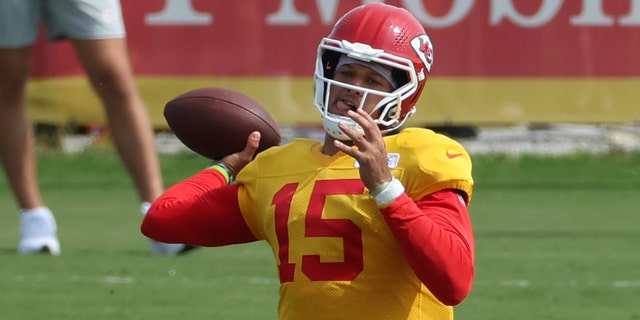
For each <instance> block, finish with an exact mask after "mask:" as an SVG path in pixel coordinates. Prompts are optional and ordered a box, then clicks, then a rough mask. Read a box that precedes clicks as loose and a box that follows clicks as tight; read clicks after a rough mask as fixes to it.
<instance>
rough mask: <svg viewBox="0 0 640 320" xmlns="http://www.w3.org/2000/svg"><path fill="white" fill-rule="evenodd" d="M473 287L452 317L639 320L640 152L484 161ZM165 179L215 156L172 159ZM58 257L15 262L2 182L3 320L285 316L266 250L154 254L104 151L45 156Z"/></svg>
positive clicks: (10, 210) (478, 175)
mask: <svg viewBox="0 0 640 320" xmlns="http://www.w3.org/2000/svg"><path fill="white" fill-rule="evenodd" d="M474 160H475V162H474V177H475V179H476V190H475V195H474V199H473V202H472V205H471V212H472V217H473V221H474V229H475V233H476V252H477V258H476V265H477V272H476V282H475V285H474V288H473V291H472V293H471V295H470V296H469V298H468V299H467V300H466V301H464V302H463V303H462V304H461V305H460V306H458V307H457V315H456V319H474V320H484V319H486V320H489V319H491V320H495V319H519V320H529V319H531V320H533V319H640V303H638V301H640V250H638V249H639V247H640V214H639V213H640V155H638V154H635V155H612V156H608V157H591V156H586V155H580V156H571V157H564V158H560V159H551V158H536V157H525V158H519V159H510V158H507V157H498V156H495V157H488V156H483V157H476V158H475V159H474ZM162 163H163V170H164V174H165V177H166V182H167V185H170V184H172V183H174V182H176V181H178V180H180V179H182V178H184V177H187V176H189V175H191V174H192V173H195V172H196V171H197V170H199V168H202V167H204V166H205V165H206V164H207V161H206V160H204V159H202V158H199V157H195V156H191V155H181V156H163V157H162ZM40 173H41V175H40V180H41V184H42V188H43V193H44V196H45V199H46V201H47V202H48V203H49V206H50V207H51V208H52V210H54V212H55V213H56V216H57V220H58V227H59V236H60V241H61V244H62V251H63V253H62V255H61V256H59V257H50V256H18V255H17V254H16V253H15V247H16V243H17V237H18V230H17V225H18V215H17V214H16V210H15V202H14V201H13V199H12V198H11V197H10V191H9V189H8V187H7V183H6V180H5V179H4V176H1V177H0V314H1V316H0V318H2V319H4V320H9V319H11V320H13V319H20V320H22V319H65V320H75V319H83V320H86V319H95V320H98V319H101V320H102V319H154V320H162V319H172V320H175V319H276V308H277V295H278V283H277V280H276V274H275V264H274V262H273V258H272V256H271V253H270V250H269V249H268V248H267V246H266V244H265V243H255V244H250V245H240V246H231V247H225V248H213V249H200V250H197V251H194V252H193V253H191V254H189V255H186V256H182V257H158V256H150V254H149V251H148V246H149V244H148V242H147V240H146V239H144V238H143V237H142V235H141V234H140V233H139V230H138V226H139V223H140V220H141V215H140V213H139V202H138V200H137V198H136V195H135V193H134V191H133V188H132V186H131V183H130V181H129V178H128V176H127V175H126V174H125V173H124V170H123V169H122V167H121V166H120V163H119V161H118V159H117V158H116V157H115V156H114V155H113V154H111V153H110V152H109V151H108V150H107V151H105V150H97V151H96V150H93V151H90V152H85V153H83V154H80V155H71V156H69V155H60V154H52V155H43V156H42V159H41V162H40Z"/></svg>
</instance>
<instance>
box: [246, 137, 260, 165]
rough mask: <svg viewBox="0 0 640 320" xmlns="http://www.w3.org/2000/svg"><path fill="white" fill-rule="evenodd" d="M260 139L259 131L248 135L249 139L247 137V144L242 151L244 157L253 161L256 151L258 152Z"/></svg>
mask: <svg viewBox="0 0 640 320" xmlns="http://www.w3.org/2000/svg"><path fill="white" fill-rule="evenodd" d="M260 137H261V135H260V131H254V132H251V134H249V137H247V144H246V145H245V147H244V150H242V153H243V155H244V156H248V157H249V158H251V159H253V156H254V155H255V153H256V150H258V146H260Z"/></svg>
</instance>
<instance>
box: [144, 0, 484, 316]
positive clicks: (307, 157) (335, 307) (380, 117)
mask: <svg viewBox="0 0 640 320" xmlns="http://www.w3.org/2000/svg"><path fill="white" fill-rule="evenodd" d="M432 64H433V46H432V43H431V40H430V39H429V37H428V36H427V34H426V33H425V30H424V28H423V27H422V26H421V24H420V23H419V22H418V21H417V20H416V19H415V17H413V16H412V15H411V14H410V13H409V12H408V11H407V10H405V9H402V8H398V7H394V6H391V5H386V4H382V3H371V4H366V5H363V6H360V7H357V8H355V9H352V10H351V11H349V12H348V13H346V14H345V15H344V16H343V17H342V18H341V19H340V20H339V21H338V22H337V23H336V24H335V26H334V28H333V30H332V31H331V33H330V34H329V35H328V36H327V37H326V38H324V39H322V40H321V42H320V45H319V48H318V56H317V62H316V70H315V84H314V90H315V100H314V101H315V102H314V103H315V107H316V108H317V110H318V111H319V112H320V114H321V116H322V124H323V126H324V128H325V131H326V135H325V138H324V141H323V142H319V141H314V140H306V139H297V140H294V141H292V142H290V143H288V144H286V145H283V146H277V147H272V148H270V149H268V150H266V151H264V152H261V153H259V154H258V155H257V156H256V157H255V159H253V156H254V152H255V150H256V148H257V147H258V143H259V140H260V134H259V132H254V133H252V134H251V135H250V136H249V138H248V140H247V146H246V148H245V150H244V151H242V152H239V153H235V154H231V155H228V156H226V157H224V158H223V159H222V160H221V161H219V162H216V163H214V164H213V165H212V166H211V167H209V168H208V169H205V170H203V171H201V172H199V173H197V174H195V175H194V176H193V177H191V178H188V179H187V180H185V181H183V182H180V183H178V184H176V185H174V186H173V187H171V188H170V189H168V190H167V191H166V192H165V193H164V195H162V196H161V197H160V198H159V199H157V200H156V201H155V202H153V204H152V206H151V208H150V210H149V213H148V214H147V215H146V217H145V219H144V221H143V223H142V226H141V228H142V232H143V233H144V234H145V235H147V236H149V237H151V238H153V239H156V240H158V241H164V242H176V243H191V244H194V245H199V246H210V247H213V246H223V245H230V244H238V243H247V242H252V241H258V240H265V241H267V242H268V243H269V245H270V246H271V248H272V251H273V254H274V257H275V259H276V262H277V265H278V275H279V280H280V303H279V308H278V313H279V318H280V319H368V320H371V319H385V320H388V319H453V307H452V306H454V305H457V304H459V303H460V302H461V301H463V299H465V298H466V297H467V295H468V294H469V291H470V289H471V286H472V283H473V276H474V238H473V232H472V225H471V220H470V217H469V212H468V210H467V206H468V204H469V202H470V200H471V197H472V192H473V179H472V175H471V160H470V157H469V154H468V153H467V152H466V151H465V149H464V148H463V147H462V146H461V145H460V144H459V143H457V142H455V141H454V140H452V139H450V138H448V137H445V136H443V135H439V134H436V133H434V132H433V131H430V130H427V129H423V128H405V129H404V130H400V129H401V128H400V126H401V125H402V124H403V123H404V122H405V121H406V120H407V118H408V117H409V116H410V115H411V114H413V113H414V112H415V111H416V103H417V101H418V98H419V97H420V95H421V93H422V91H423V89H424V86H425V82H426V80H427V78H428V76H429V72H430V71H431V67H432ZM234 178H235V179H234Z"/></svg>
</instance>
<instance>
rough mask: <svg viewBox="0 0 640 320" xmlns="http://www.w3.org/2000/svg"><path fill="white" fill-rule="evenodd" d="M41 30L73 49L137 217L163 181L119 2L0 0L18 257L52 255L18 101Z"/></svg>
mask: <svg viewBox="0 0 640 320" xmlns="http://www.w3.org/2000/svg"><path fill="white" fill-rule="evenodd" d="M41 23H42V24H44V26H45V30H46V34H47V37H48V38H49V39H50V40H60V39H69V40H70V41H71V42H72V44H73V47H74V49H75V51H76V53H77V56H78V58H79V60H80V62H81V64H82V66H83V68H84V70H85V71H86V74H87V76H88V77H89V80H90V82H91V85H92V86H93V88H94V90H95V92H96V93H97V95H98V97H99V98H100V99H101V101H102V104H103V106H104V108H105V111H106V115H107V121H108V125H109V128H110V132H111V134H112V136H113V140H114V142H115V148H116V150H117V152H118V154H119V156H120V157H121V159H122V162H123V164H124V166H125V167H126V169H127V171H128V173H129V174H130V176H131V178H132V180H133V183H134V185H135V188H136V190H137V192H138V196H139V198H140V200H141V202H142V207H141V208H142V209H141V210H142V213H143V214H144V213H146V209H147V208H148V203H149V202H151V201H153V200H154V199H155V198H156V197H158V196H159V195H160V194H161V193H162V191H163V189H164V186H163V183H164V182H163V179H162V173H161V170H160V164H159V160H158V156H157V150H156V146H155V139H154V133H153V128H152V125H151V121H150V119H149V116H148V114H147V110H146V107H145V105H144V102H143V100H142V98H141V96H140V94H139V92H138V89H137V87H136V83H135V79H134V75H133V71H132V67H131V65H130V62H129V56H128V51H127V43H126V31H125V26H124V21H123V18H122V11H121V6H120V2H119V1H118V0H100V1H89V0H55V1H46V0H0V70H2V71H1V72H0V112H1V113H2V117H0V160H1V162H2V167H3V169H4V171H5V173H6V176H7V178H8V181H9V184H10V187H11V189H12V191H13V193H14V196H15V198H16V201H17V203H18V205H19V207H20V210H19V213H20V241H19V244H18V252H19V253H20V254H30V253H36V252H49V253H51V254H54V255H57V254H60V243H59V241H58V237H57V231H56V229H57V227H56V221H55V218H54V216H53V214H52V213H51V211H50V210H49V208H48V207H47V205H46V204H45V203H44V201H43V198H42V196H41V194H40V189H39V185H38V178H37V173H36V161H37V160H36V152H35V136H34V130H33V126H32V124H31V123H30V121H29V119H28V117H27V110H26V109H27V108H26V97H25V91H26V84H27V80H28V79H29V76H30V73H31V66H32V56H33V44H34V42H35V41H36V39H37V35H38V32H39V29H40V25H41ZM188 248H191V247H189V246H185V245H182V244H165V243H159V242H154V241H152V242H151V252H152V253H154V254H178V253H181V252H184V251H185V250H186V249H188Z"/></svg>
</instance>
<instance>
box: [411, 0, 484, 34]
mask: <svg viewBox="0 0 640 320" xmlns="http://www.w3.org/2000/svg"><path fill="white" fill-rule="evenodd" d="M403 4H404V7H405V8H406V9H407V10H409V11H410V12H411V13H413V15H414V16H415V17H416V19H418V21H420V23H422V24H423V25H427V26H429V27H432V28H447V27H450V26H453V25H456V24H458V23H459V22H460V21H462V20H464V18H466V17H467V15H468V14H469V12H470V11H471V8H473V5H474V4H475V0H456V1H454V2H453V5H452V6H451V10H449V13H447V14H446V15H444V16H442V17H441V18H436V17H433V16H432V15H430V14H429V12H427V9H426V8H425V7H424V4H423V3H422V0H405V1H403Z"/></svg>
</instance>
